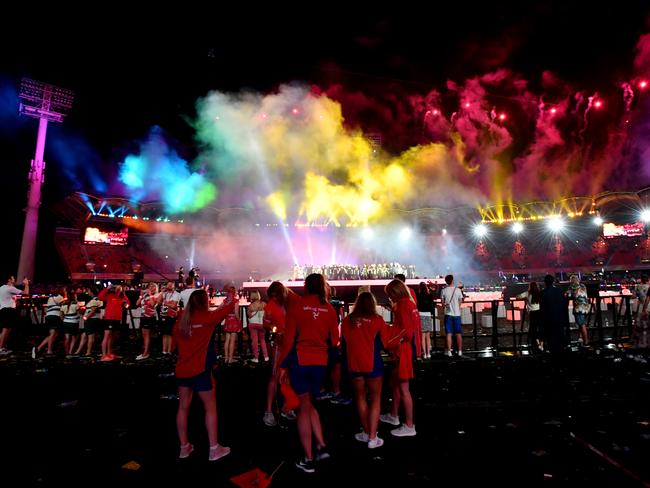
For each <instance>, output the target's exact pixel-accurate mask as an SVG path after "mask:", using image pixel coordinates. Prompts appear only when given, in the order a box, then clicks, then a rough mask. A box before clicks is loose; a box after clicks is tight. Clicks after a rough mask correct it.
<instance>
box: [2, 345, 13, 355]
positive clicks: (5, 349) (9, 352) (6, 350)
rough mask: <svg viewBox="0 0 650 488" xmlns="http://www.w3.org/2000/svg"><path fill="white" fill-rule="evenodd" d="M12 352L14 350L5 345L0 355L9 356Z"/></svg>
mask: <svg viewBox="0 0 650 488" xmlns="http://www.w3.org/2000/svg"><path fill="white" fill-rule="evenodd" d="M12 352H13V351H11V350H9V349H7V348H6V347H3V348H2V349H0V356H8V355H9V354H11V353H12Z"/></svg>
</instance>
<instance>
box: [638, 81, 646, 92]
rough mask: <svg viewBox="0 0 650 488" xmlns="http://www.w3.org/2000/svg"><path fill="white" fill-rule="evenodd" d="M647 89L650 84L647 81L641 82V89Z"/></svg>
mask: <svg viewBox="0 0 650 488" xmlns="http://www.w3.org/2000/svg"><path fill="white" fill-rule="evenodd" d="M647 87H648V82H647V81H646V80H641V81H639V88H641V89H642V90H643V89H644V88H647Z"/></svg>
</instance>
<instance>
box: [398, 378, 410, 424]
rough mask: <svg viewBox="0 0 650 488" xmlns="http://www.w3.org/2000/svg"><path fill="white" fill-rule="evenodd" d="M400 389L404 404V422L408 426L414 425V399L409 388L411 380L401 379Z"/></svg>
mask: <svg viewBox="0 0 650 488" xmlns="http://www.w3.org/2000/svg"><path fill="white" fill-rule="evenodd" d="M399 389H400V392H401V394H402V405H403V406H404V423H405V424H406V426H407V427H413V399H412V398H411V391H410V390H409V381H408V380H402V381H400V382H399Z"/></svg>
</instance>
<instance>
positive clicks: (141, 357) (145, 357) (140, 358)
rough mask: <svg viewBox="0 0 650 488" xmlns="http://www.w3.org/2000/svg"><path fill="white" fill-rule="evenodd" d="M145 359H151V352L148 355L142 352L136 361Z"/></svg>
mask: <svg viewBox="0 0 650 488" xmlns="http://www.w3.org/2000/svg"><path fill="white" fill-rule="evenodd" d="M145 359H149V354H147V355H145V354H140V355H138V356H136V358H135V360H136V361H144V360H145Z"/></svg>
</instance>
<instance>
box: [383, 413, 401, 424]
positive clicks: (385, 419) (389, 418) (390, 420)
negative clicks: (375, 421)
mask: <svg viewBox="0 0 650 488" xmlns="http://www.w3.org/2000/svg"><path fill="white" fill-rule="evenodd" d="M379 420H381V421H382V422H384V423H386V424H390V425H399V417H393V416H392V415H391V414H389V413H384V414H382V415H380V416H379Z"/></svg>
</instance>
